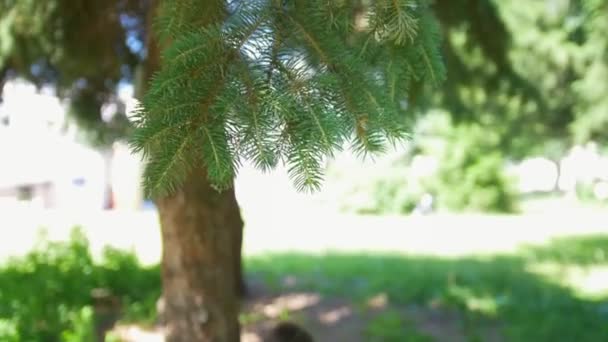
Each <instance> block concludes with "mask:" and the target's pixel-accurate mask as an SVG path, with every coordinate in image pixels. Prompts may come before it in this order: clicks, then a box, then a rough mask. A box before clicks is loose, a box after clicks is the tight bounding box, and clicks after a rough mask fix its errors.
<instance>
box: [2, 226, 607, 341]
mask: <svg viewBox="0 0 608 342" xmlns="http://www.w3.org/2000/svg"><path fill="white" fill-rule="evenodd" d="M246 269H247V273H248V276H249V279H250V284H251V286H252V291H253V293H252V297H251V298H250V299H248V300H247V302H246V304H245V305H244V310H243V315H242V317H241V319H242V321H243V323H244V324H245V327H246V329H245V330H244V334H245V336H249V337H248V338H249V339H248V341H256V340H255V338H253V337H252V336H254V334H255V333H258V332H261V331H263V330H264V329H265V328H267V327H268V324H269V322H275V321H277V320H281V319H290V320H295V321H299V322H300V323H302V324H303V325H304V326H306V327H307V328H308V329H309V330H311V332H312V333H313V334H314V335H315V337H316V338H317V340H318V341H331V342H333V341H434V340H437V341H533V342H536V341H594V342H595V341H608V293H607V292H606V289H607V288H608V235H588V236H585V237H579V238H562V239H559V240H555V241H553V242H552V243H549V244H546V245H543V246H537V247H528V248H520V249H519V250H518V251H517V252H516V253H502V254H496V255H489V254H487V253H486V254H484V255H478V256H466V257H463V256H459V257H440V256H422V255H405V254H402V253H389V252H381V253H372V252H370V253H355V252H344V251H343V252H336V253H317V254H307V253H272V254H268V253H267V254H262V255H254V256H249V257H247V259H246ZM99 287H103V288H106V289H109V290H110V291H111V293H112V294H114V295H115V296H116V297H117V298H119V299H120V301H121V303H122V306H123V310H122V318H121V320H122V322H123V323H126V322H135V323H138V324H140V325H143V326H153V322H154V320H155V301H156V299H157V298H158V295H159V293H160V281H159V269H158V267H157V266H142V265H141V264H139V263H138V261H137V259H136V257H134V256H133V255H132V254H129V253H126V252H122V251H119V250H112V249H110V250H108V251H107V252H106V253H105V256H104V257H103V258H102V259H101V260H100V261H99V262H96V261H93V259H92V258H91V256H90V253H89V250H88V245H87V241H86V239H85V238H84V236H82V235H79V234H75V235H74V236H73V239H72V241H71V242H52V243H49V242H46V243H41V245H39V247H38V248H37V249H35V250H34V251H32V252H30V253H29V254H28V255H26V256H25V257H20V258H18V259H13V260H11V261H9V262H7V263H5V264H4V265H3V266H2V267H0V341H8V342H11V341H57V340H62V341H87V338H90V335H87V334H88V333H87V329H89V330H90V325H91V324H92V320H93V318H91V317H90V312H89V311H86V308H87V307H90V305H91V303H92V300H91V296H90V292H91V290H92V289H94V288H99ZM87 327H88V328H87Z"/></svg>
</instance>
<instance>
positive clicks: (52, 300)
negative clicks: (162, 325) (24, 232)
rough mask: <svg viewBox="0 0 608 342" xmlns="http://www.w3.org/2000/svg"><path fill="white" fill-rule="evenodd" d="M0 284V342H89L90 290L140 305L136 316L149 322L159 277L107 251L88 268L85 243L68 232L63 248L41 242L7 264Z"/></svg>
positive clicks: (0, 270) (76, 233) (118, 253)
mask: <svg viewBox="0 0 608 342" xmlns="http://www.w3.org/2000/svg"><path fill="white" fill-rule="evenodd" d="M0 284H2V291H0V303H2V305H0V341H41V342H44V341H60V340H61V341H78V340H79V339H80V340H82V341H90V339H88V337H87V336H89V335H87V334H92V332H91V331H88V330H90V327H91V326H92V325H91V319H92V315H91V314H92V312H91V305H92V304H93V303H92V297H91V292H92V290H93V289H96V288H105V289H107V290H108V291H109V292H110V293H111V294H112V295H114V296H118V297H120V298H121V300H122V302H123V303H128V304H132V303H146V305H150V306H151V308H147V309H145V310H143V309H141V308H139V309H138V310H139V312H145V313H146V315H148V316H149V315H150V312H154V309H153V308H154V306H153V303H154V302H155V301H156V299H157V298H158V296H159V294H160V273H159V270H158V268H157V267H154V268H144V267H142V266H140V265H139V263H138V261H137V259H136V257H135V256H134V255H133V254H131V253H126V252H121V251H117V250H112V249H108V250H106V251H105V255H104V258H103V260H102V262H101V263H99V264H96V263H94V262H93V259H92V257H91V255H90V252H89V244H88V241H87V239H86V238H85V236H84V234H82V232H81V231H80V230H79V229H74V230H73V232H72V236H71V239H70V240H69V241H67V242H49V241H46V240H45V239H41V240H40V241H39V242H38V243H37V245H36V247H35V249H34V250H33V251H31V252H30V253H28V254H27V255H26V256H24V257H20V258H13V259H11V260H9V261H8V262H7V264H6V265H4V266H2V267H0ZM125 309H126V310H125V311H126V312H131V311H133V310H131V309H130V306H127V307H126V308H125ZM138 318H139V317H138Z"/></svg>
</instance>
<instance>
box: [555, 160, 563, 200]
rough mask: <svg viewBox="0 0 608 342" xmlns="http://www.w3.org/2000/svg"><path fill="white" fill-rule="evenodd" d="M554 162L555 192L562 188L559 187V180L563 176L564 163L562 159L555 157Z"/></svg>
mask: <svg viewBox="0 0 608 342" xmlns="http://www.w3.org/2000/svg"><path fill="white" fill-rule="evenodd" d="M553 163H554V164H555V171H556V174H555V183H554V184H553V191H554V192H560V191H561V189H560V187H559V182H560V180H561V178H562V163H561V160H559V159H555V160H553Z"/></svg>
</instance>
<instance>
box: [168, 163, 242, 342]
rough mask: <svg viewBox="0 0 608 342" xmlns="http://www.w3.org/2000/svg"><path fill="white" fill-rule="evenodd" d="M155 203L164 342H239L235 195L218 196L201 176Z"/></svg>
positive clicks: (198, 173) (237, 231)
mask: <svg viewBox="0 0 608 342" xmlns="http://www.w3.org/2000/svg"><path fill="white" fill-rule="evenodd" d="M157 203H158V210H159V214H160V221H161V227H162V241H163V258H162V259H163V260H162V278H163V298H164V301H165V322H166V328H167V341H168V342H190V341H220V342H224V341H225V342H232V341H239V335H240V333H239V323H238V309H239V308H238V296H237V294H236V292H235V290H234V289H235V288H236V287H237V284H238V279H237V276H236V275H237V274H238V272H237V267H239V266H240V249H237V248H236V247H237V246H236V242H237V241H240V238H239V235H240V234H241V229H235V228H236V226H235V224H234V221H235V216H234V215H235V208H238V207H237V202H236V198H235V196H234V191H233V190H229V191H224V192H221V193H220V192H217V191H216V190H214V189H213V188H212V187H211V186H210V184H209V182H208V181H207V175H206V173H205V172H204V171H203V170H199V171H196V172H193V173H191V175H190V177H189V178H188V180H187V182H186V183H185V184H184V186H183V187H182V188H181V189H180V190H178V191H177V192H176V193H175V194H173V195H172V196H169V197H165V198H162V199H160V200H158V201H157Z"/></svg>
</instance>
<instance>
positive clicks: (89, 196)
mask: <svg viewBox="0 0 608 342" xmlns="http://www.w3.org/2000/svg"><path fill="white" fill-rule="evenodd" d="M3 99H4V102H3V103H2V104H0V206H6V205H20V206H23V205H26V206H34V207H39V208H62V207H63V208H78V209H102V208H105V207H106V206H107V205H108V202H109V199H108V198H107V191H106V190H107V189H108V185H109V184H112V183H116V186H113V188H115V189H114V190H113V197H114V198H113V199H112V202H113V203H115V204H119V206H120V207H128V208H130V209H135V208H138V207H139V206H140V205H141V196H139V193H140V192H141V191H140V189H139V160H138V159H137V158H136V157H135V156H130V155H127V156H125V147H124V146H121V145H119V144H117V146H116V148H114V149H113V150H114V153H113V158H112V159H113V160H114V162H112V163H111V164H110V165H111V166H112V170H107V167H108V164H107V162H108V161H107V160H106V159H107V158H106V157H104V155H103V154H102V153H101V152H100V151H98V150H96V149H93V148H91V147H88V146H84V145H82V144H78V143H77V142H76V141H75V134H74V133H75V132H74V130H73V129H67V130H66V129H65V128H66V115H65V113H66V108H65V106H64V104H63V103H61V101H60V100H59V99H58V98H57V97H55V96H53V95H52V91H51V90H50V89H42V90H41V91H37V90H36V88H35V87H34V86H33V85H31V84H29V83H27V82H23V81H11V82H8V83H7V84H6V85H5V86H4V92H3ZM129 184H131V186H129ZM122 193H124V194H126V199H125V198H122V197H121V194H122Z"/></svg>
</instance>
